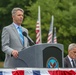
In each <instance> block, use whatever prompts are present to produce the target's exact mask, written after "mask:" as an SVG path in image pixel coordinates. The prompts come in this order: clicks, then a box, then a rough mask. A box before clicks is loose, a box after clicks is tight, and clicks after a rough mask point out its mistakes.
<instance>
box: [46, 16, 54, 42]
mask: <svg viewBox="0 0 76 75" xmlns="http://www.w3.org/2000/svg"><path fill="white" fill-rule="evenodd" d="M53 21H54V16H53V15H52V21H51V24H50V29H49V33H48V39H47V43H52V39H53V38H52V36H53Z"/></svg>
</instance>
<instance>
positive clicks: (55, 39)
mask: <svg viewBox="0 0 76 75" xmlns="http://www.w3.org/2000/svg"><path fill="white" fill-rule="evenodd" d="M54 43H57V37H56V27H54Z"/></svg>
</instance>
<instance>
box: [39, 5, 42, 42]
mask: <svg viewBox="0 0 76 75" xmlns="http://www.w3.org/2000/svg"><path fill="white" fill-rule="evenodd" d="M38 18H39V23H40V24H39V25H40V43H42V39H41V38H42V37H41V15H40V6H38Z"/></svg>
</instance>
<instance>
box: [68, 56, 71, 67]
mask: <svg viewBox="0 0 76 75" xmlns="http://www.w3.org/2000/svg"><path fill="white" fill-rule="evenodd" d="M67 62H68V65H69V66H70V67H72V65H71V63H70V60H69V58H68V56H67Z"/></svg>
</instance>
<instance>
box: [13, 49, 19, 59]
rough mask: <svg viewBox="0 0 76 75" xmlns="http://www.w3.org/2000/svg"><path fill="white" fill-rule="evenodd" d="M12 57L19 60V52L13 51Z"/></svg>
mask: <svg viewBox="0 0 76 75" xmlns="http://www.w3.org/2000/svg"><path fill="white" fill-rule="evenodd" d="M12 56H13V57H14V58H17V57H18V51H17V50H13V51H12Z"/></svg>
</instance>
